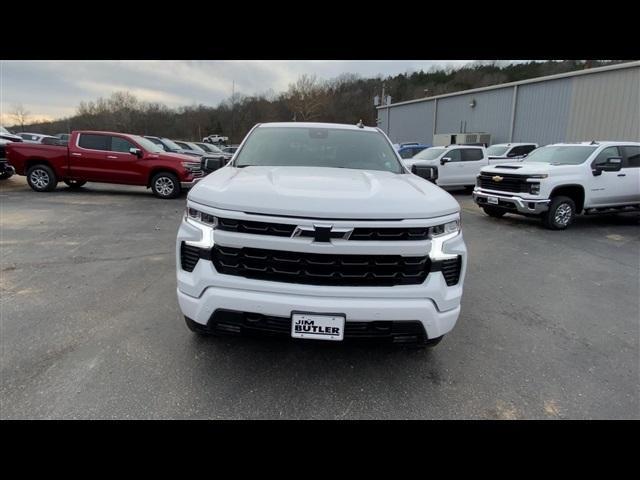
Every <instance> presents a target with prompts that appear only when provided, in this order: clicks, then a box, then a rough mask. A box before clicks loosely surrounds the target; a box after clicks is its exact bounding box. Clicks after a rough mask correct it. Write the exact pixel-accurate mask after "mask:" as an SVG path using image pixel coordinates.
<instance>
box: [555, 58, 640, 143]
mask: <svg viewBox="0 0 640 480" xmlns="http://www.w3.org/2000/svg"><path fill="white" fill-rule="evenodd" d="M573 82H574V84H573V95H572V98H571V115H570V117H569V122H568V128H567V134H566V139H567V141H569V142H578V141H586V140H627V141H638V140H640V68H630V69H626V70H617V71H612V72H600V73H595V74H593V75H585V76H581V77H574V78H573Z"/></svg>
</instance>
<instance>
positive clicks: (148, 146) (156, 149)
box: [131, 135, 164, 153]
mask: <svg viewBox="0 0 640 480" xmlns="http://www.w3.org/2000/svg"><path fill="white" fill-rule="evenodd" d="M131 138H133V139H134V140H135V141H136V142H137V143H138V145H140V146H141V147H142V148H144V149H145V150H146V151H147V152H152V153H162V152H164V149H163V148H162V147H161V146H160V145H156V144H155V143H153V142H152V141H151V140H149V139H148V138H144V137H139V136H138V135H131Z"/></svg>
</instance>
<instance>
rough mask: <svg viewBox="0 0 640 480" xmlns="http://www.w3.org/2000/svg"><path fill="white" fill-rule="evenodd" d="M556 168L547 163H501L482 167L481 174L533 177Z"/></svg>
mask: <svg viewBox="0 0 640 480" xmlns="http://www.w3.org/2000/svg"><path fill="white" fill-rule="evenodd" d="M554 168H558V167H557V166H553V165H551V164H549V163H539V162H530V163H527V162H509V163H501V164H499V165H491V166H489V167H483V168H482V170H481V171H482V172H487V173H513V174H516V175H535V174H540V173H550V172H551V171H552V170H553V169H554Z"/></svg>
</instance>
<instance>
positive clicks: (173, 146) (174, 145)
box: [162, 138, 184, 150]
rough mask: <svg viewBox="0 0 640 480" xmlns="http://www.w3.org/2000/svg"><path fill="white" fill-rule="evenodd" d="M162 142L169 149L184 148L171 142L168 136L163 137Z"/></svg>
mask: <svg viewBox="0 0 640 480" xmlns="http://www.w3.org/2000/svg"><path fill="white" fill-rule="evenodd" d="M162 143H164V144H165V145H166V146H167V148H169V150H184V148H182V147H181V146H180V145H178V144H177V143H175V142H172V141H171V140H169V139H168V138H163V139H162Z"/></svg>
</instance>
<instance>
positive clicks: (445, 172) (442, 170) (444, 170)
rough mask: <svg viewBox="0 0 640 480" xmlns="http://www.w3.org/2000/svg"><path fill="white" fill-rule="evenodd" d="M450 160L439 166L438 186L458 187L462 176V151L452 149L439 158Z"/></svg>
mask: <svg viewBox="0 0 640 480" xmlns="http://www.w3.org/2000/svg"><path fill="white" fill-rule="evenodd" d="M443 158H448V159H449V161H448V162H447V163H445V164H444V165H438V181H437V183H438V185H458V183H457V178H458V177H459V176H460V171H459V170H460V163H461V162H460V158H461V157H460V149H459V148H452V149H451V150H448V151H447V152H445V154H444V155H442V156H441V157H440V158H439V161H440V160H442V159H443Z"/></svg>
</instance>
